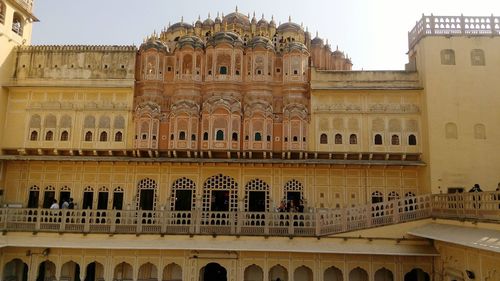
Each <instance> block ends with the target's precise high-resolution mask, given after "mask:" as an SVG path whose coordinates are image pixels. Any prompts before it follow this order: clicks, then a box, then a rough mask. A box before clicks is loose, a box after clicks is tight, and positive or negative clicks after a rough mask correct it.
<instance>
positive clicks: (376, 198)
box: [372, 191, 384, 204]
mask: <svg viewBox="0 0 500 281" xmlns="http://www.w3.org/2000/svg"><path fill="white" fill-rule="evenodd" d="M380 202H384V194H383V193H382V192H380V191H375V192H373V193H372V204H376V203H380Z"/></svg>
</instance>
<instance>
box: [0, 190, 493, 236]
mask: <svg viewBox="0 0 500 281" xmlns="http://www.w3.org/2000/svg"><path fill="white" fill-rule="evenodd" d="M431 217H434V218H446V219H460V220H464V219H468V220H489V221H497V222H500V192H481V193H466V194H465V193H458V194H439V195H422V196H416V197H406V198H404V199H398V200H391V201H387V202H383V203H376V204H368V205H362V206H356V207H351V208H343V209H317V210H315V211H313V212H304V213H296V212H216V211H209V212H205V211H201V210H195V211H143V210H137V211H121V210H92V209H88V210H68V209H65V210H50V209H25V208H3V209H0V229H1V230H2V231H4V232H5V231H29V232H58V233H64V232H72V233H108V234H115V233H116V234H160V235H165V234H188V235H263V236H287V237H292V236H303V237H307V236H309V237H310V236H314V237H320V236H325V235H332V234H336V233H341V232H348V231H353V230H359V229H366V228H371V227H377V226H384V225H390V224H396V223H402V222H409V221H414V220H419V219H425V218H431Z"/></svg>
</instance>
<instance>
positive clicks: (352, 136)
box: [349, 134, 358, 144]
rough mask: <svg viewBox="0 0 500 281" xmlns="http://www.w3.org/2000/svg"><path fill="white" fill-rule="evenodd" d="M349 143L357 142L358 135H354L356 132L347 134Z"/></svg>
mask: <svg viewBox="0 0 500 281" xmlns="http://www.w3.org/2000/svg"><path fill="white" fill-rule="evenodd" d="M349 143H350V144H358V136H356V134H351V135H350V136H349Z"/></svg>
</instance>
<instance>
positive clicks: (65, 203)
mask: <svg viewBox="0 0 500 281" xmlns="http://www.w3.org/2000/svg"><path fill="white" fill-rule="evenodd" d="M68 207H69V202H68V200H67V199H63V203H62V206H61V209H68Z"/></svg>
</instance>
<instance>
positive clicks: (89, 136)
mask: <svg viewBox="0 0 500 281" xmlns="http://www.w3.org/2000/svg"><path fill="white" fill-rule="evenodd" d="M85 141H92V132H91V131H88V132H86V133H85Z"/></svg>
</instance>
